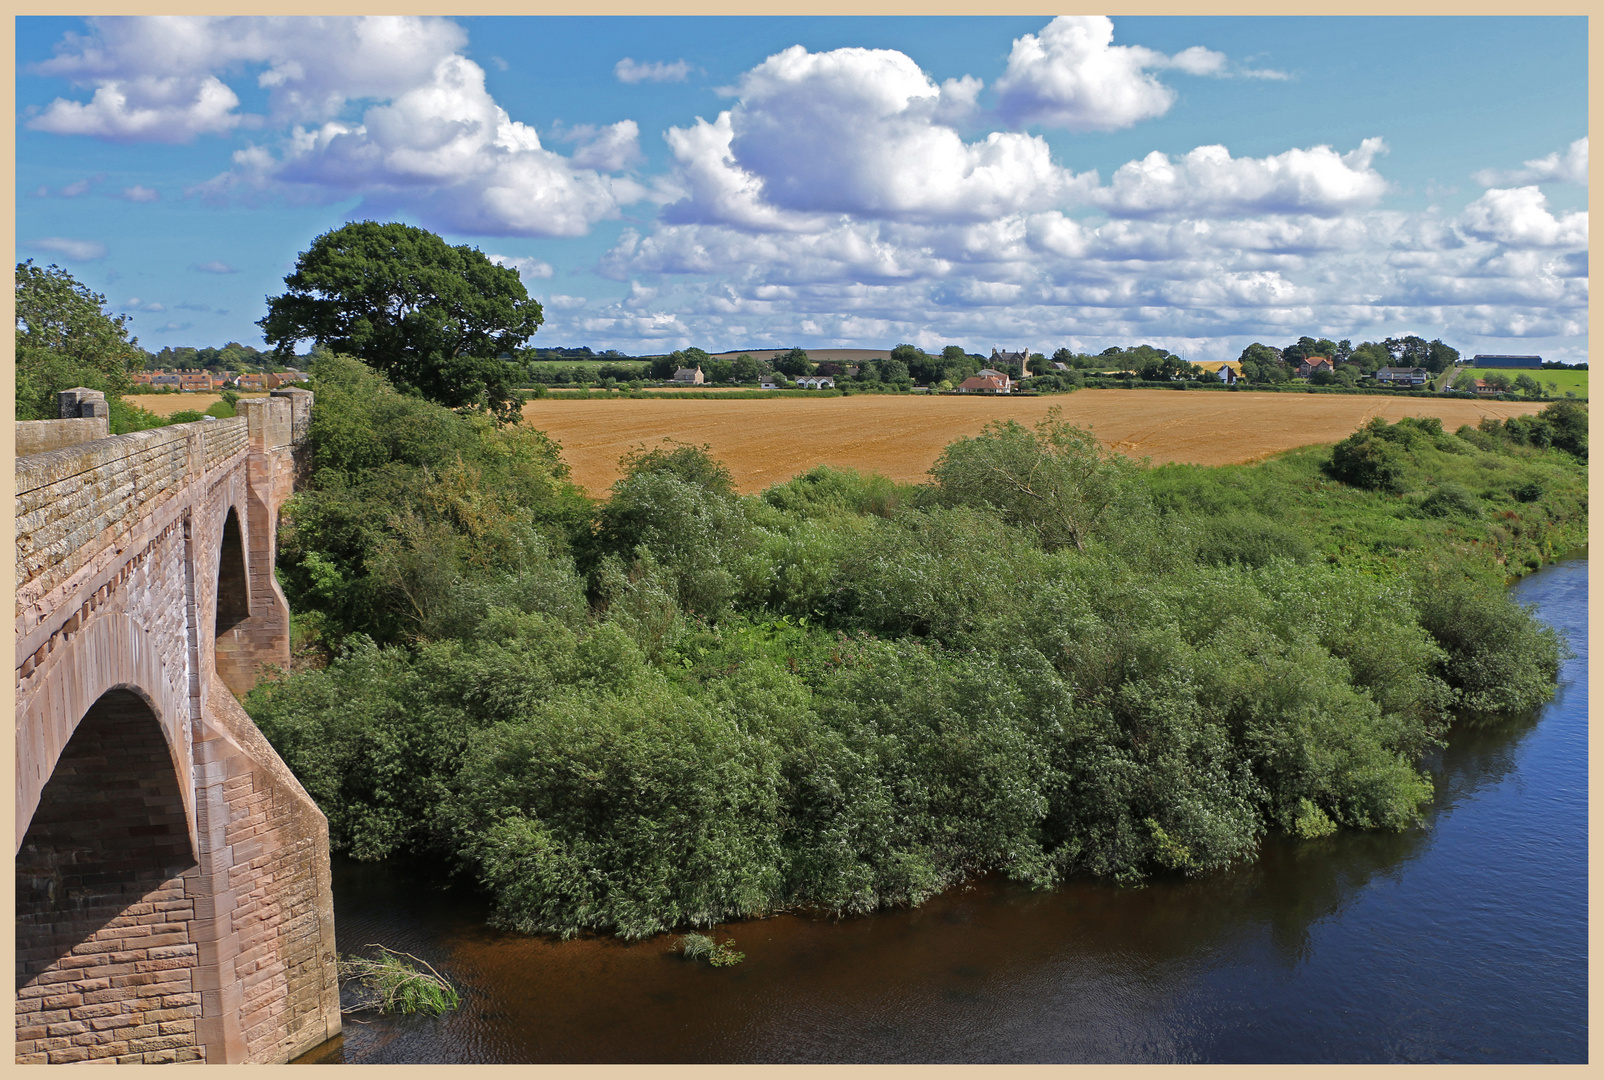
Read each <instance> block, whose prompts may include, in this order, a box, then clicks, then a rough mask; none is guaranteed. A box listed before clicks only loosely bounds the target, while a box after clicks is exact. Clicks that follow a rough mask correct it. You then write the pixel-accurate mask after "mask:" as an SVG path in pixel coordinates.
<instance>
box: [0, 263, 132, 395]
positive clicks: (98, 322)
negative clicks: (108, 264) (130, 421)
mask: <svg viewBox="0 0 1604 1080" xmlns="http://www.w3.org/2000/svg"><path fill="white" fill-rule="evenodd" d="M16 298H17V401H16V417H17V419H18V420H48V419H51V418H53V417H54V416H55V415H56V393H57V392H58V391H61V390H66V389H68V388H70V387H74V386H88V387H90V388H92V389H95V390H104V391H105V392H106V393H107V395H108V397H115V396H116V395H118V394H121V393H122V392H123V391H124V390H126V389H128V368H129V366H130V365H139V364H143V363H144V361H145V354H144V352H143V351H142V350H141V349H140V348H139V339H138V338H130V337H129V336H128V316H126V315H108V314H107V313H106V311H105V303H106V298H105V297H104V296H102V295H101V294H99V293H97V292H95V291H93V290H92V289H90V288H89V287H88V286H87V285H84V284H82V283H81V282H79V281H78V280H77V279H75V278H74V277H73V276H72V275H71V274H69V273H68V272H67V271H65V270H63V269H62V268H61V267H59V266H54V265H52V266H49V267H38V266H35V265H34V263H33V260H32V259H29V260H28V261H27V262H23V263H18V264H17V285H16Z"/></svg>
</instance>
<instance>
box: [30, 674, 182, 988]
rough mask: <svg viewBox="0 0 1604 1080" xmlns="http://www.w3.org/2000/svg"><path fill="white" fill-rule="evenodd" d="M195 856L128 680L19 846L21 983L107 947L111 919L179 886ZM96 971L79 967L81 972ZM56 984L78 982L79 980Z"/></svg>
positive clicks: (153, 733)
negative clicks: (65, 961)
mask: <svg viewBox="0 0 1604 1080" xmlns="http://www.w3.org/2000/svg"><path fill="white" fill-rule="evenodd" d="M196 865H197V862H196V853H195V851H194V850H193V849H192V846H191V843H190V834H189V828H188V822H187V818H186V815H185V811H184V801H183V798H182V795H181V785H180V778H179V776H178V772H177V770H176V768H175V767H174V764H173V759H172V754H171V751H170V750H169V748H168V745H167V740H166V737H165V736H164V735H163V733H162V728H161V724H160V722H159V721H158V720H157V717H156V713H155V712H154V710H152V708H151V706H150V705H149V704H148V703H147V702H146V701H145V700H144V699H143V698H142V697H141V696H140V695H138V694H136V693H134V692H133V691H131V690H128V689H124V688H121V687H119V688H114V689H112V690H108V691H107V692H105V693H104V694H102V695H101V696H100V697H99V698H98V699H97V700H96V701H95V703H94V704H93V705H91V706H90V708H89V710H88V712H86V713H85V714H84V717H83V719H82V720H81V721H79V723H78V726H77V728H76V730H75V731H74V732H73V735H72V738H71V739H70V740H68V743H67V745H66V747H65V748H64V749H63V750H62V752H61V756H60V757H59V758H58V759H57V761H56V766H55V769H54V771H53V772H52V773H51V776H50V779H49V780H48V781H47V782H46V783H45V786H44V788H43V790H42V791H41V793H40V797H39V803H38V806H37V808H36V809H35V810H34V814H33V817H32V819H31V820H30V821H29V824H28V830H27V832H26V833H25V834H24V836H23V841H22V845H21V848H20V850H19V851H18V852H17V856H16V862H15V868H16V927H17V930H16V933H17V938H16V945H17V969H16V979H17V988H18V990H21V989H22V988H23V987H24V986H27V985H29V984H30V983H33V982H35V981H36V980H38V979H39V978H40V976H41V975H43V974H45V973H46V972H50V971H56V970H58V969H60V968H61V965H62V961H63V960H64V959H66V958H67V957H69V956H74V955H75V954H88V953H90V952H100V953H105V952H106V951H107V950H106V948H105V946H106V944H107V943H108V942H115V941H116V940H117V938H118V929H119V927H113V926H111V924H112V923H113V922H114V921H116V920H119V919H120V918H121V917H122V916H123V915H124V913H125V912H127V911H129V909H130V908H132V907H133V906H134V905H137V904H141V903H142V902H143V901H145V900H146V898H147V897H150V896H152V894H155V893H160V892H163V891H164V890H165V891H169V892H171V891H172V890H174V889H175V888H176V889H178V890H180V891H181V889H182V886H181V883H180V882H178V880H177V879H179V878H181V877H182V876H183V875H184V874H185V873H186V872H187V871H189V870H190V869H192V868H194V867H195V866H196ZM153 907H154V905H153ZM145 914H153V915H156V916H157V918H156V920H155V921H158V922H160V921H167V920H172V919H175V918H177V917H181V916H178V915H175V914H174V913H173V912H171V911H165V912H156V911H152V912H149V913H146V912H143V911H141V912H140V916H141V917H142V916H143V915H145ZM128 921H129V920H126V919H125V920H123V923H124V924H126V923H128ZM135 921H137V918H136V920H135ZM147 925H148V920H147ZM93 971H94V967H93V966H89V965H87V964H86V966H84V967H82V968H80V969H79V981H82V980H83V979H87V978H90V977H92V973H93ZM57 985H60V986H61V987H62V989H61V990H60V991H59V992H60V993H72V992H73V991H72V990H70V989H69V987H71V986H73V985H74V983H73V982H62V983H59V984H57Z"/></svg>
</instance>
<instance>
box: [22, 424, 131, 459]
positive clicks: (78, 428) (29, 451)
mask: <svg viewBox="0 0 1604 1080" xmlns="http://www.w3.org/2000/svg"><path fill="white" fill-rule="evenodd" d="M110 434H111V421H110V419H108V418H107V417H104V416H86V417H77V418H73V419H69V420H18V421H16V433H15V436H14V437H15V439H16V442H15V446H16V451H17V456H18V457H29V456H30V455H33V454H45V453H49V452H50V451H51V450H60V449H61V448H62V447H64V446H76V445H78V444H79V443H86V442H94V441H95V440H96V439H104V438H105V437H106V436H108V435H110Z"/></svg>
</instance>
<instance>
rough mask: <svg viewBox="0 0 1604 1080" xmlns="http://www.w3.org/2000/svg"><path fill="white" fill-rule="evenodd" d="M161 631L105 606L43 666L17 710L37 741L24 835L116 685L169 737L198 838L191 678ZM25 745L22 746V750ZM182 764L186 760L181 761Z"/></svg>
mask: <svg viewBox="0 0 1604 1080" xmlns="http://www.w3.org/2000/svg"><path fill="white" fill-rule="evenodd" d="M158 637H159V634H158V633H157V632H156V631H154V630H152V629H151V628H150V627H148V626H147V625H146V624H145V622H144V620H143V619H140V618H137V617H135V616H134V615H130V614H128V613H126V612H121V611H113V610H101V611H98V612H96V613H95V615H94V617H93V618H92V619H90V620H89V622H88V623H86V624H84V625H82V626H80V627H78V628H77V630H76V631H75V632H74V633H72V634H71V635H68V636H66V637H65V640H63V641H62V642H61V644H60V645H59V647H58V649H57V650H56V652H58V653H59V655H58V656H52V657H51V660H52V661H54V662H53V663H51V664H48V665H47V666H46V667H45V668H44V669H43V670H41V671H40V672H39V673H38V675H37V676H36V678H37V679H38V686H37V688H36V690H35V692H34V693H33V694H32V695H31V696H30V697H29V698H28V699H27V700H26V701H25V702H21V703H19V705H20V706H21V707H20V708H19V709H18V713H17V734H18V738H19V741H20V740H21V739H22V738H23V737H24V736H25V735H26V736H29V737H31V739H32V740H36V741H37V745H35V746H32V747H29V748H28V749H30V750H31V751H33V752H32V753H29V754H28V755H27V757H28V758H30V759H31V763H32V766H33V767H32V768H31V769H28V770H26V771H24V770H21V769H19V776H18V783H17V791H16V800H17V801H16V812H17V819H16V820H17V826H16V827H17V835H16V842H17V846H18V848H19V849H20V847H21V845H22V840H23V835H24V831H25V830H26V828H27V826H28V823H29V822H30V821H31V820H32V819H33V816H34V812H35V810H36V809H37V807H38V804H39V798H40V796H41V794H42V793H43V790H44V788H45V786H46V784H47V782H48V781H49V779H50V777H51V776H53V775H54V773H55V770H56V769H57V767H58V765H59V762H60V759H61V755H62V754H63V753H64V752H65V750H66V748H67V746H68V745H69V743H70V742H71V740H72V738H73V736H74V734H75V733H76V731H77V729H78V727H79V726H80V725H81V724H82V723H83V720H84V719H85V718H86V717H87V716H88V715H89V713H90V711H91V709H92V708H93V707H94V705H95V704H96V703H98V702H99V701H100V700H101V699H102V698H103V697H104V696H105V695H106V694H107V693H109V692H110V691H112V690H124V691H128V692H130V693H133V694H135V695H136V696H138V697H139V698H140V699H141V700H143V701H144V702H146V704H147V707H148V708H149V709H150V712H151V714H152V715H153V716H154V717H155V722H156V724H157V726H158V728H159V729H160V731H161V733H162V736H163V738H164V740H165V741H166V744H167V748H168V753H169V755H170V756H171V758H172V759H173V761H174V767H175V768H177V769H178V770H179V776H180V777H181V778H182V779H183V780H184V783H183V784H182V786H181V797H182V799H183V802H184V807H185V814H186V817H187V821H188V830H187V831H188V832H189V833H190V840H191V841H192V842H193V841H194V840H195V839H196V837H195V814H194V794H193V791H194V784H193V783H192V781H191V777H190V769H189V766H188V763H189V762H190V761H191V760H192V735H191V732H190V726H189V702H188V700H187V698H188V685H187V684H188V680H187V679H186V678H185V672H184V671H183V670H182V668H181V667H179V666H178V664H176V663H173V662H172V661H173V660H174V659H181V658H174V657H171V656H169V655H166V654H164V653H163V651H162V650H161V649H159V648H157V647H156V644H157V641H156V639H157V638H158ZM20 749H22V748H21V747H19V750H20ZM180 763H182V764H180Z"/></svg>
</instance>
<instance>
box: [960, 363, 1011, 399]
mask: <svg viewBox="0 0 1604 1080" xmlns="http://www.w3.org/2000/svg"><path fill="white" fill-rule="evenodd" d="M1013 390H1014V384H1013V380H1012V379H1010V378H1009V377H1008V376H1007V375H1006V374H1004V373H1003V372H1001V371H995V370H993V369H992V368H981V369H980V371H979V372H978V373H977V374H975V375H971V376H970V377H969V378H967V379H965V380H964V381H963V382H961V383H959V384H958V393H960V394H1011V393H1013Z"/></svg>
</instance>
